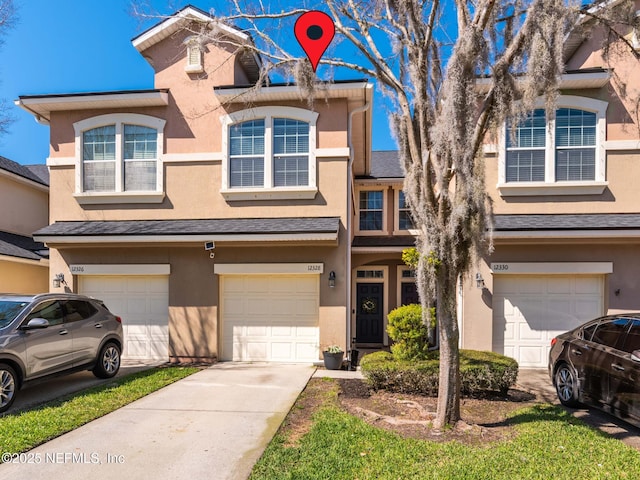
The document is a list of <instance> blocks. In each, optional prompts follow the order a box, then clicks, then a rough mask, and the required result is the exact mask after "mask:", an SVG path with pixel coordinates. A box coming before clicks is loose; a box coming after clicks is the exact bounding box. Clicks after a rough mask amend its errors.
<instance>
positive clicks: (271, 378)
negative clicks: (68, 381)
mask: <svg viewBox="0 0 640 480" xmlns="http://www.w3.org/2000/svg"><path fill="white" fill-rule="evenodd" d="M314 371H315V368H314V367H311V366H309V365H280V364H266V363H265V364H246V363H218V364H216V365H213V366H212V367H210V368H207V369H205V370H203V371H201V372H198V373H196V374H194V375H191V376H190V377H187V378H185V379H184V380H181V381H178V382H176V383H174V384H172V385H170V386H168V387H166V388H163V389H162V390H159V391H157V392H155V393H153V394H151V395H149V396H147V397H145V398H142V399H140V400H138V401H136V402H133V403H131V404H129V405H127V406H126V407H124V408H121V409H119V410H116V411H115V412H112V413H110V414H108V415H106V416H104V417H102V418H99V419H97V420H95V421H93V422H91V423H88V424H87V425H84V426H83V427H80V428H78V429H77V430H74V431H72V432H69V433H67V434H65V435H63V436H61V437H58V438H56V439H54V440H52V441H50V442H48V443H46V444H44V445H41V446H40V447H37V448H35V449H33V450H31V451H29V452H28V453H27V454H24V455H22V456H20V458H18V459H17V463H8V464H7V463H5V464H2V465H0V478H11V479H13V480H21V479H25V480H27V479H28V480H38V479H41V480H51V479H62V478H64V479H65V480H86V479H91V480H101V479H113V478H122V479H137V478H152V479H154V480H163V479H167V480H169V479H171V480H180V479H190V480H198V479H204V478H211V479H216V480H222V479H243V480H244V479H246V478H247V477H248V476H249V474H250V472H251V469H252V468H253V465H254V464H255V462H256V461H257V460H258V459H259V458H260V456H261V455H262V452H263V451H264V449H265V447H266V446H267V444H268V443H269V442H270V441H271V438H272V437H273V435H274V434H275V432H276V431H277V429H278V427H279V426H280V424H281V423H282V421H283V420H284V417H285V416H286V415H287V413H288V412H289V410H290V409H291V406H292V405H293V403H294V402H295V400H296V398H297V397H298V395H299V394H300V392H301V391H302V390H303V389H304V387H305V386H306V384H307V382H308V381H309V378H310V377H311V375H313V373H314Z"/></svg>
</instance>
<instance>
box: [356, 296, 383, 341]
mask: <svg viewBox="0 0 640 480" xmlns="http://www.w3.org/2000/svg"><path fill="white" fill-rule="evenodd" d="M356 291H357V293H356V308H357V310H356V342H358V343H382V341H383V337H384V331H383V329H384V316H383V315H384V295H383V293H384V283H358V284H357V286H356Z"/></svg>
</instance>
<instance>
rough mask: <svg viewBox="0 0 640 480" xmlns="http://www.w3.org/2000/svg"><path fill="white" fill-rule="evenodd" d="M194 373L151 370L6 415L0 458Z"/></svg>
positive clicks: (1, 421) (0, 421)
mask: <svg viewBox="0 0 640 480" xmlns="http://www.w3.org/2000/svg"><path fill="white" fill-rule="evenodd" d="M197 371H199V369H198V368H194V367H160V368H154V369H151V370H145V371H142V372H138V373H134V374H131V375H127V376H123V377H119V378H115V379H113V380H112V381H110V382H109V383H107V384H104V385H101V386H98V387H93V388H90V389H88V390H83V391H82V392H79V393H75V394H73V395H70V396H68V397H64V398H62V399H59V400H56V401H53V402H49V403H46V404H44V405H42V406H40V407H36V408H33V409H30V410H26V411H24V412H17V413H16V414H11V412H10V411H9V413H8V414H5V416H3V417H1V418H0V454H2V453H5V452H8V453H21V452H25V451H27V450H30V449H32V448H34V447H36V446H37V445H40V444H41V443H44V442H46V441H48V440H51V439H52V438H55V437H58V436H60V435H62V434H63V433H66V432H69V431H71V430H73V429H75V428H78V427H79V426H81V425H84V424H85V423H88V422H90V421H91V420H95V419H96V418H98V417H101V416H103V415H106V414H107V413H109V412H112V411H114V410H117V409H118V408H120V407H123V406H125V405H127V404H128V403H131V402H133V401H134V400H138V399H139V398H142V397H144V396H145V395H148V394H150V393H152V392H155V391H156V390H159V389H161V388H162V387H165V386H167V385H169V384H170V383H173V382H175V381H177V380H180V379H181V378H184V377H186V376H188V375H191V374H193V373H195V372H197Z"/></svg>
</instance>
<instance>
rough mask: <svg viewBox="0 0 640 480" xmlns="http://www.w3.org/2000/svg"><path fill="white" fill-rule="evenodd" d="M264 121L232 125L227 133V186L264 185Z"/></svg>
mask: <svg viewBox="0 0 640 480" xmlns="http://www.w3.org/2000/svg"><path fill="white" fill-rule="evenodd" d="M264 132H265V129H264V120H251V121H249V122H243V123H239V124H237V125H232V126H231V129H230V131H229V145H230V148H229V171H230V178H229V186H230V187H231V188H238V187H239V188H242V187H262V186H263V185H264Z"/></svg>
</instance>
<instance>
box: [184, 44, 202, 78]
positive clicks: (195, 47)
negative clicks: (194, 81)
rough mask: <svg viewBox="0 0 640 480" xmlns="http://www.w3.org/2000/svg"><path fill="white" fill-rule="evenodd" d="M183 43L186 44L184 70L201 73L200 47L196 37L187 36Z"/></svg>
mask: <svg viewBox="0 0 640 480" xmlns="http://www.w3.org/2000/svg"><path fill="white" fill-rule="evenodd" d="M184 43H185V44H186V45H187V64H186V65H185V68H184V70H185V72H187V73H201V72H203V71H204V66H203V64H202V63H203V62H202V47H201V45H200V42H199V41H198V38H197V37H188V38H187V39H186V40H185V41H184Z"/></svg>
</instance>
